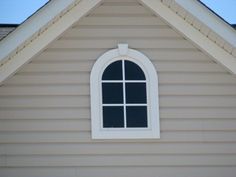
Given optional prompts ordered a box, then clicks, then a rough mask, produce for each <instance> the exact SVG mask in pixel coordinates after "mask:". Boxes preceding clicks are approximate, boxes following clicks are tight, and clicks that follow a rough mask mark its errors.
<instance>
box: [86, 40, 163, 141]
mask: <svg viewBox="0 0 236 177" xmlns="http://www.w3.org/2000/svg"><path fill="white" fill-rule="evenodd" d="M118 60H129V61H132V62H134V63H135V64H137V65H138V66H139V67H140V68H141V69H142V70H143V72H144V74H145V77H146V89H147V90H146V91H147V120H148V127H147V128H118V129H117V128H109V129H106V128H103V126H102V121H103V113H102V86H101V85H102V84H101V83H102V74H103V72H104V70H105V69H106V67H107V66H108V65H109V64H111V63H112V62H115V61H118ZM90 98H91V120H92V121H91V124H92V138H93V139H143V138H145V139H146V138H160V125H159V124H160V123H159V101H158V100H159V96H158V77H157V72H156V69H155V68H154V66H153V64H152V63H151V61H150V60H149V59H148V58H147V57H146V56H145V55H144V54H142V53H141V52H139V51H137V50H133V49H130V48H128V45H127V44H119V45H118V48H117V49H112V50H109V51H107V52H106V53H104V54H103V55H102V56H100V57H99V58H98V59H97V61H96V62H95V64H94V66H93V68H92V71H91V75H90Z"/></svg>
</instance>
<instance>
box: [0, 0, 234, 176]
mask: <svg viewBox="0 0 236 177" xmlns="http://www.w3.org/2000/svg"><path fill="white" fill-rule="evenodd" d="M121 9H122V10H121ZM118 43H127V44H129V46H130V48H132V49H135V50H138V51H140V52H142V53H143V54H145V55H146V56H148V58H149V59H150V60H151V62H152V63H153V65H154V66H155V68H156V70H157V72H158V76H159V93H158V94H159V97H160V123H161V126H160V128H161V139H155V140H154V139H151V140H143V139H140V140H137V139H136V140H134V139H130V140H122V139H118V140H114V139H111V140H92V138H91V125H90V124H91V114H90V109H91V108H90V93H89V88H90V84H89V76H90V72H91V70H92V67H93V64H94V63H95V61H96V59H97V58H98V57H99V56H101V55H102V54H103V53H105V52H106V51H108V50H110V49H113V48H116V47H117V44H118ZM235 83H236V78H235V77H234V75H232V74H229V73H228V71H227V70H225V69H224V68H223V67H222V66H221V65H219V64H217V63H215V62H214V61H213V60H212V59H211V58H210V57H208V56H207V55H205V54H204V53H203V52H202V51H200V50H199V49H198V48H196V47H195V46H194V45H192V43H191V42H190V41H188V40H186V39H185V38H184V37H183V36H182V35H180V34H179V33H178V32H176V31H175V30H174V29H172V27H171V26H170V25H168V24H167V23H166V22H165V21H163V20H162V19H161V18H160V17H159V16H154V14H152V13H151V12H150V11H149V10H148V9H146V8H145V7H143V6H142V5H140V4H139V3H138V2H136V1H135V0H106V1H104V3H102V4H100V6H98V7H97V8H95V9H94V10H93V11H91V12H90V13H89V14H87V15H86V16H84V17H83V18H81V19H80V20H79V21H78V22H77V23H75V24H74V25H73V26H72V27H71V28H69V29H68V30H66V31H65V32H64V33H63V35H61V36H60V38H58V39H57V40H54V41H53V42H52V43H51V44H49V45H48V46H47V48H45V50H44V51H42V52H40V54H38V55H37V56H35V57H33V58H32V61H31V62H30V63H27V64H26V65H25V66H24V67H23V68H21V69H20V70H19V71H18V72H17V74H15V75H14V76H12V77H11V78H9V79H7V80H6V81H5V82H4V84H3V85H2V86H1V87H0V132H1V133H0V142H1V146H0V152H1V153H2V156H1V157H0V162H1V163H0V166H1V169H0V174H1V175H2V176H11V177H32V176H40V175H41V176H45V177H51V176H59V177H64V176H71V177H76V176H91V177H104V176H105V177H106V176H109V177H110V176H111V174H112V175H113V176H129V177H143V176H149V177H156V176H157V175H158V176H164V177H172V176H175V177H182V176H191V175H192V174H198V176H199V175H201V176H206V174H207V175H208V176H210V177H215V176H217V175H218V176H230V175H231V176H234V174H236V169H235V159H236V158H235V154H236V148H235V143H233V142H235V141H236V139H235V137H236V136H235V134H236V133H235V125H236V118H235V115H236V109H235V105H236V99H235V96H236V85H235Z"/></svg>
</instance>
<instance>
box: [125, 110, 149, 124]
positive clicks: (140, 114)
mask: <svg viewBox="0 0 236 177" xmlns="http://www.w3.org/2000/svg"><path fill="white" fill-rule="evenodd" d="M126 121H127V127H128V128H145V127H147V126H148V123H147V107H146V106H127V107H126Z"/></svg>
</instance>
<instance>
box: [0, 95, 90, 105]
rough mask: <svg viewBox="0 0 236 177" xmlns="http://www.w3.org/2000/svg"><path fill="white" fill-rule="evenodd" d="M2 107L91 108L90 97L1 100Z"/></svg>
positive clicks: (39, 97)
mask: <svg viewBox="0 0 236 177" xmlns="http://www.w3.org/2000/svg"><path fill="white" fill-rule="evenodd" d="M0 100H1V102H0V107H1V108H6V107H23V108H24V107H26V108H31V107H42V108H47V107H89V105H90V104H89V97H88V96H79V97H74V96H50V97H49V96H28V97H24V96H23V97H15V98H14V97H11V98H10V97H9V98H4V97H2V98H0Z"/></svg>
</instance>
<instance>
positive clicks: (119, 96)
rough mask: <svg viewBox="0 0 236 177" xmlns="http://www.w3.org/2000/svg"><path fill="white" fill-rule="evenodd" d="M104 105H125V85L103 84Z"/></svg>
mask: <svg viewBox="0 0 236 177" xmlns="http://www.w3.org/2000/svg"><path fill="white" fill-rule="evenodd" d="M102 103H104V104H108V103H113V104H114V103H123V84H122V83H102Z"/></svg>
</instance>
